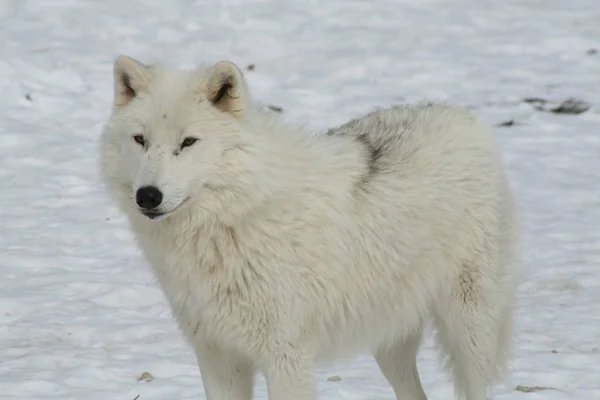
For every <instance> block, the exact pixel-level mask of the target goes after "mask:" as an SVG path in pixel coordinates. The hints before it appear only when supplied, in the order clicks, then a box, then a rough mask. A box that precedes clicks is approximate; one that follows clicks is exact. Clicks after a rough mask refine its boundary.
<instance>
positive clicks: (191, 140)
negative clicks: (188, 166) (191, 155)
mask: <svg viewBox="0 0 600 400" xmlns="http://www.w3.org/2000/svg"><path fill="white" fill-rule="evenodd" d="M197 141H198V139H197V138H195V137H191V136H189V137H186V138H185V139H183V142H181V148H182V149H183V148H184V147H189V146H191V145H193V144H194V143H196V142H197Z"/></svg>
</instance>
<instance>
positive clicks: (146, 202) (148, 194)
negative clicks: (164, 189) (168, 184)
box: [135, 186, 163, 210]
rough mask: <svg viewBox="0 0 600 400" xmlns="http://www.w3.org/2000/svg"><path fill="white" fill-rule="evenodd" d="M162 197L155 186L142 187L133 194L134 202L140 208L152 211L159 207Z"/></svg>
mask: <svg viewBox="0 0 600 400" xmlns="http://www.w3.org/2000/svg"><path fill="white" fill-rule="evenodd" d="M162 198H163V195H162V193H161V192H160V190H158V188H157V187H155V186H144V187H141V188H139V189H138V191H137V192H136V193H135V202H136V203H137V204H138V206H140V207H141V208H144V209H146V210H152V209H153V208H156V207H158V206H159V205H160V203H161V202H162Z"/></svg>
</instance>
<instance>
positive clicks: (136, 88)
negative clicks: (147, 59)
mask: <svg viewBox="0 0 600 400" xmlns="http://www.w3.org/2000/svg"><path fill="white" fill-rule="evenodd" d="M113 71H114V80H115V98H114V104H115V107H117V108H119V107H123V106H125V105H127V104H128V103H129V102H130V101H131V100H133V99H134V98H135V97H136V96H137V95H138V94H139V93H140V92H141V91H143V90H146V89H147V88H148V86H150V82H151V81H152V75H151V73H150V69H149V67H148V66H146V65H144V64H142V63H141V62H139V61H136V60H134V59H133V58H129V57H127V56H119V57H118V58H117V59H116V60H115V64H114V68H113Z"/></svg>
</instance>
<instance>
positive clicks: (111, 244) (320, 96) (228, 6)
mask: <svg viewBox="0 0 600 400" xmlns="http://www.w3.org/2000/svg"><path fill="white" fill-rule="evenodd" d="M599 20H600V4H598V0H577V1H563V0H503V1H497V0H453V1H447V0H371V1H342V0H335V1H334V0H327V1H317V0H304V1H289V0H288V1H275V0H249V1H241V0H220V1H216V0H215V1H193V0H156V1H153V2H152V1H147V0H137V1H136V0H103V1H96V0H77V1H75V0H12V1H11V0H0V38H1V40H0V93H1V95H0V399H2V400H11V399H47V398H59V399H62V400H75V399H77V400H81V399H86V400H107V399H110V400H134V399H135V398H136V397H137V396H139V397H137V398H138V400H158V399H161V400H162V399H178V400H188V399H189V400H191V399H201V398H203V396H204V394H203V389H202V385H201V379H200V375H199V372H198V370H197V367H196V361H195V358H194V356H193V355H192V352H191V351H190V349H189V348H188V346H187V345H186V343H185V342H184V340H183V338H182V336H181V335H180V334H179V332H178V330H177V328H176V326H175V323H174V322H173V321H172V319H171V317H170V312H169V309H168V308H167V304H166V302H165V300H164V299H163V297H162V293H161V292H160V291H159V289H158V288H157V286H156V285H155V281H154V279H153V277H152V276H151V274H150V270H149V268H148V267H147V266H146V265H145V263H144V262H143V261H142V258H141V256H140V253H139V251H138V250H137V249H136V247H135V246H134V244H133V240H132V237H131V234H130V233H129V232H128V230H127V228H126V224H125V220H124V218H123V216H122V215H120V214H119V213H118V212H117V211H116V209H115V208H114V207H112V206H111V204H110V203H109V202H108V200H107V198H106V196H105V194H104V192H103V191H102V188H101V187H100V186H99V185H98V180H97V176H96V167H95V165H96V164H95V163H96V143H97V139H98V136H99V132H100V129H101V125H102V123H103V122H104V120H105V118H106V116H107V115H108V113H109V108H110V105H111V98H112V62H113V60H114V58H115V57H116V56H117V55H118V54H121V53H124V54H127V55H130V56H134V57H137V58H139V59H141V60H143V61H147V62H152V61H158V60H165V61H168V62H169V63H172V64H176V65H183V66H193V65H195V64H196V63H198V62H214V61H218V60H219V59H222V58H227V59H231V60H232V61H234V62H236V63H238V64H239V65H241V66H246V65H248V64H254V65H255V67H254V69H253V70H252V71H247V72H246V76H247V79H248V81H249V85H250V90H251V93H252V94H253V96H254V98H255V99H257V100H258V101H261V102H264V103H267V104H272V105H276V106H280V107H282V108H283V111H284V114H285V115H286V116H287V117H289V119H290V120H292V121H300V122H303V121H307V122H309V124H310V126H311V127H313V128H314V129H316V130H323V129H325V128H326V127H328V126H331V125H333V124H337V123H341V122H343V121H344V120H346V119H348V118H350V117H352V116H356V115H357V114H359V113H363V112H366V111H369V110H370V109H372V108H373V107H375V106H386V105H389V104H392V103H396V102H401V101H406V102H413V101H419V100H422V99H425V100H448V101H450V102H453V103H458V104H464V105H468V106H470V107H473V108H474V109H476V110H477V112H478V113H479V114H480V115H481V116H482V117H483V118H484V119H485V120H486V121H488V122H489V123H490V124H494V125H496V124H501V123H504V125H509V126H503V127H502V126H498V127H496V128H495V133H496V135H497V137H498V140H499V142H500V143H501V145H502V147H503V150H504V155H505V159H506V165H507V167H508V169H509V173H510V178H511V181H512V184H513V187H514V189H515V191H516V194H517V196H518V201H519V205H520V208H521V214H522V219H523V225H524V228H525V273H524V277H523V281H522V283H521V285H520V287H519V294H520V296H519V299H520V309H519V313H518V326H519V337H518V342H517V349H516V357H515V362H514V372H513V374H512V376H511V377H510V378H509V379H508V380H507V381H506V382H505V384H503V385H502V386H500V387H499V388H498V394H497V397H496V398H497V399H498V400H536V399H544V400H584V399H585V400H598V399H600V207H599V205H600V131H599V128H600V113H599V112H600V23H599V22H598V21H599ZM596 48H598V50H596ZM531 97H538V98H543V99H546V100H548V101H549V102H551V103H554V102H558V103H560V102H561V101H563V100H565V99H567V98H569V97H574V98H577V99H579V100H583V101H586V102H588V103H589V104H590V106H591V107H590V109H589V110H588V111H587V112H584V113H582V114H579V115H565V114H557V113H552V112H547V111H541V110H537V109H536V105H539V104H540V103H539V102H537V103H535V102H533V103H531V102H529V103H528V102H525V101H523V99H524V98H531ZM544 107H545V108H549V107H552V104H550V105H548V104H546V105H542V108H544ZM510 121H512V122H510ZM419 367H420V371H421V376H422V378H423V382H424V386H425V390H426V391H427V392H428V394H429V396H430V400H448V399H450V398H451V390H452V386H451V384H450V382H449V381H448V380H447V378H446V376H445V375H444V374H443V372H442V370H441V369H440V367H439V365H438V363H437V361H436V357H435V353H434V351H433V348H432V346H431V340H427V342H426V346H425V347H424V349H423V351H422V352H421V355H420V360H419ZM144 372H148V373H149V374H151V376H152V377H153V379H152V380H151V381H150V382H146V379H142V380H141V381H139V380H138V378H139V377H140V376H141V375H142V373H144ZM332 376H338V377H339V378H340V379H337V377H334V378H332V379H329V378H330V377H332ZM146 378H147V376H146ZM149 379H150V378H149ZM149 379H148V380H149ZM319 380H320V382H319V387H320V391H321V393H320V398H321V399H323V400H334V399H335V400H337V399H344V400H353V399H356V400H359V399H360V400H363V399H364V400H367V399H368V400H371V399H372V400H375V399H387V400H392V399H393V394H392V390H391V388H390V387H389V386H388V385H387V383H386V382H385V380H384V378H383V377H382V375H381V374H380V372H379V371H378V369H377V366H376V364H375V363H374V361H372V359H371V358H370V357H363V358H359V359H357V360H355V361H351V362H349V363H340V364H337V365H335V366H329V367H322V368H320V369H319ZM517 387H518V388H517ZM256 398H257V399H263V400H266V391H265V386H264V383H263V382H262V380H260V381H259V383H258V388H257V397H256Z"/></svg>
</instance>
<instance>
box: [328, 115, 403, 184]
mask: <svg viewBox="0 0 600 400" xmlns="http://www.w3.org/2000/svg"><path fill="white" fill-rule="evenodd" d="M376 113H377V112H374V113H371V114H367V115H365V116H364V117H361V118H355V119H353V120H351V121H349V122H347V123H345V124H343V125H341V126H338V127H336V128H332V129H330V130H328V131H327V132H326V135H329V136H334V135H340V136H342V135H344V136H351V137H353V138H354V139H355V140H356V141H357V142H358V143H359V144H360V145H361V146H362V147H363V148H364V154H365V163H366V166H367V171H366V173H365V174H364V175H363V176H362V177H361V179H360V180H358V181H357V183H356V184H357V187H359V188H361V189H363V190H366V188H367V186H368V185H369V182H370V181H371V180H372V179H373V177H374V176H376V175H377V174H379V173H381V172H383V171H384V170H385V165H386V159H387V157H388V155H389V154H391V153H392V152H393V151H392V150H393V147H395V146H397V144H396V143H397V142H398V141H399V140H400V137H401V135H402V132H403V131H404V130H405V129H406V128H407V127H408V125H409V124H410V122H409V121H402V122H401V124H400V125H399V126H395V125H392V124H388V123H386V122H385V120H384V119H383V118H381V116H379V115H376Z"/></svg>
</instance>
